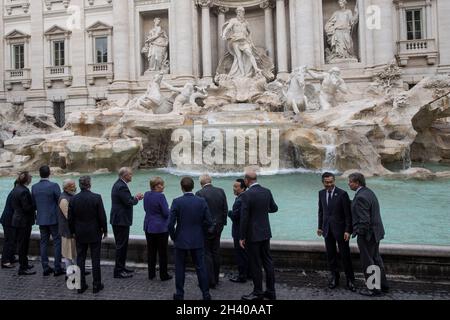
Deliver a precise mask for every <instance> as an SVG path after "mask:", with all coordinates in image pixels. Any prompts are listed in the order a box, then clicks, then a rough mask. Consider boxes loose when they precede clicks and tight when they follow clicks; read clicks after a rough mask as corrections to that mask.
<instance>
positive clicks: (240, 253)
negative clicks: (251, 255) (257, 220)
mask: <svg viewBox="0 0 450 320" xmlns="http://www.w3.org/2000/svg"><path fill="white" fill-rule="evenodd" d="M246 189H247V186H246V185H245V181H244V179H237V180H236V181H235V183H234V184H233V192H234V194H235V195H236V200H235V201H234V204H233V210H230V211H229V212H228V217H229V218H230V219H231V221H233V226H232V228H231V236H232V237H233V242H234V255H235V259H236V263H237V266H238V271H239V274H238V276H236V277H233V278H230V281H231V282H238V283H245V282H247V277H248V276H249V275H250V274H249V272H248V271H249V270H248V269H249V268H248V255H247V252H246V251H245V249H243V248H241V245H240V243H239V240H240V239H239V229H240V227H241V208H242V200H241V196H242V193H243V192H245V190H246Z"/></svg>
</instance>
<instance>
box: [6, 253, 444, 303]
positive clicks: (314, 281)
mask: <svg viewBox="0 0 450 320" xmlns="http://www.w3.org/2000/svg"><path fill="white" fill-rule="evenodd" d="M33 264H34V266H35V268H34V269H35V270H36V271H37V274H36V275H34V276H25V277H24V276H18V275H17V270H16V269H12V270H10V269H2V270H0V300H42V299H49V300H170V299H172V295H173V293H174V290H175V283H174V281H173V280H171V281H168V282H161V281H159V280H151V281H150V280H148V278H147V269H146V266H145V265H134V266H133V265H131V264H130V265H129V266H128V267H134V268H135V270H136V273H135V276H134V277H133V278H131V279H114V278H113V277H112V274H113V268H112V265H111V263H109V262H102V281H103V283H104V284H105V290H103V291H102V292H101V293H99V294H97V295H93V294H92V290H91V289H92V284H91V282H92V276H87V282H88V285H89V289H88V290H87V291H86V293H84V294H83V295H79V294H77V293H76V291H70V290H68V289H67V287H66V284H65V282H64V277H58V278H55V277H53V276H50V277H43V276H42V268H41V266H40V263H39V261H33ZM170 271H171V273H172V274H173V270H170ZM223 272H224V274H223V276H222V278H221V282H220V284H219V286H218V287H217V289H214V290H211V295H212V297H213V299H214V300H239V299H240V297H241V296H242V295H243V294H247V293H249V292H250V291H251V289H252V285H251V282H247V283H245V284H235V283H232V282H230V281H228V277H229V276H230V274H231V273H230V271H229V270H224V271H223ZM357 276H358V275H357ZM360 276H361V275H360ZM276 280H277V295H278V299H280V300H361V299H365V297H363V296H360V295H359V294H357V293H352V292H349V291H347V290H345V289H344V288H339V289H337V290H329V289H328V288H326V283H327V280H326V274H325V273H323V272H312V273H308V274H305V273H304V272H298V271H297V272H296V271H282V270H277V272H276ZM343 280H345V279H343ZM390 281H391V287H392V291H391V292H390V293H389V294H386V295H384V296H383V297H380V298H377V299H386V300H410V299H420V300H431V299H437V300H450V282H424V281H418V280H414V279H408V278H398V277H396V278H390ZM341 282H343V281H341ZM357 284H358V285H359V287H361V286H362V285H363V283H362V280H361V278H360V277H358V281H357ZM185 291H186V296H185V298H186V300H198V299H200V298H201V294H200V290H199V288H198V287H197V278H196V275H195V273H194V272H192V270H191V271H188V273H187V276H186V285H185Z"/></svg>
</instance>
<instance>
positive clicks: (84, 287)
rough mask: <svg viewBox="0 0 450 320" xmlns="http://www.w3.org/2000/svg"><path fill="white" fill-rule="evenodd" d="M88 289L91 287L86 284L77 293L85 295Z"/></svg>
mask: <svg viewBox="0 0 450 320" xmlns="http://www.w3.org/2000/svg"><path fill="white" fill-rule="evenodd" d="M88 288H89V286H88V285H87V284H85V285H84V286H82V287H81V289H78V290H77V292H78V294H82V293H84V292H85V291H86V290H87V289H88Z"/></svg>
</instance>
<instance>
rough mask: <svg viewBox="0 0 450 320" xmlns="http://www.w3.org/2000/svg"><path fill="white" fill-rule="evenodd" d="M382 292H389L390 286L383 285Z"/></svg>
mask: <svg viewBox="0 0 450 320" xmlns="http://www.w3.org/2000/svg"><path fill="white" fill-rule="evenodd" d="M381 292H383V293H389V287H381Z"/></svg>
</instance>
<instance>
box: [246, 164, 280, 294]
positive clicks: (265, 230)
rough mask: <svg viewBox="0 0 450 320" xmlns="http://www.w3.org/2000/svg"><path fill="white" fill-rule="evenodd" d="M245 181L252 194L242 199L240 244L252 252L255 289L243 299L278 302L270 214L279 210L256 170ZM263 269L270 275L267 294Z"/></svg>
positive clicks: (250, 260) (247, 172) (247, 194)
mask: <svg viewBox="0 0 450 320" xmlns="http://www.w3.org/2000/svg"><path fill="white" fill-rule="evenodd" d="M244 180H245V184H246V186H247V187H248V190H247V191H245V192H244V193H243V194H242V196H241V198H242V211H241V215H242V216H241V230H240V238H241V240H240V244H241V247H242V248H243V249H245V248H246V249H247V252H248V256H249V262H250V271H251V274H252V279H253V287H254V288H253V292H252V293H250V294H248V295H244V296H242V299H243V300H262V299H263V298H267V299H270V300H275V299H276V293H275V272H274V268H273V262H272V257H271V255H270V239H271V238H272V232H271V229H270V221H269V213H274V212H277V211H278V206H277V205H276V203H275V201H274V200H273V196H272V193H271V192H270V190H269V189H266V188H263V187H262V186H261V185H259V184H258V182H257V174H256V172H255V171H254V170H247V171H246V174H245V179H244ZM261 264H262V266H261ZM261 267H263V268H264V271H265V273H266V287H267V290H266V291H265V292H263V285H262V269H261Z"/></svg>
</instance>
